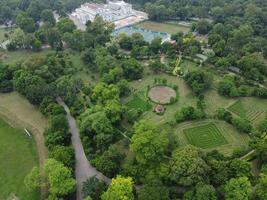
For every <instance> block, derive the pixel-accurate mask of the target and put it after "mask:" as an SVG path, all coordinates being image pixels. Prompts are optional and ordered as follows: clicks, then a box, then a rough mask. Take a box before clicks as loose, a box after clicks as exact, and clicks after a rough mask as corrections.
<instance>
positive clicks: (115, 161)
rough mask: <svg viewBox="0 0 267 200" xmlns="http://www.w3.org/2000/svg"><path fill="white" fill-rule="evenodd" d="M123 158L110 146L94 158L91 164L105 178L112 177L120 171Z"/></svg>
mask: <svg viewBox="0 0 267 200" xmlns="http://www.w3.org/2000/svg"><path fill="white" fill-rule="evenodd" d="M123 158H124V155H123V154H122V153H121V152H120V151H119V150H118V148H117V147H116V146H114V145H112V146H110V147H109V148H108V150H107V151H105V152H104V153H103V154H102V155H101V156H96V158H94V159H93V160H92V161H91V163H92V165H93V166H95V167H96V169H97V170H99V171H101V172H102V173H103V174H105V175H106V176H108V177H114V176H115V175H116V174H118V173H119V171H120V166H121V163H122V160H123Z"/></svg>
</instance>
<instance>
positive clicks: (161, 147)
mask: <svg viewBox="0 0 267 200" xmlns="http://www.w3.org/2000/svg"><path fill="white" fill-rule="evenodd" d="M167 145H168V138H167V135H166V133H164V132H160V131H159V130H157V128H156V127H155V126H154V125H152V124H149V123H146V122H145V121H141V122H139V123H137V124H136V125H135V126H134V135H133V137H132V139H131V144H130V149H131V151H133V152H134V154H135V156H136V159H137V161H138V162H139V163H140V164H143V165H147V166H152V165H157V164H158V163H159V162H160V161H161V159H162V157H163V155H164V152H165V150H166V147H167Z"/></svg>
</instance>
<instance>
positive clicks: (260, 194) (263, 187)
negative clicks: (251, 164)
mask: <svg viewBox="0 0 267 200" xmlns="http://www.w3.org/2000/svg"><path fill="white" fill-rule="evenodd" d="M256 196H257V198H258V199H259V200H264V199H266V198H267V175H266V174H260V178H259V182H258V184H257V185H256Z"/></svg>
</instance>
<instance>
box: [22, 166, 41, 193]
mask: <svg viewBox="0 0 267 200" xmlns="http://www.w3.org/2000/svg"><path fill="white" fill-rule="evenodd" d="M24 184H25V185H26V187H27V188H28V189H29V190H36V189H39V188H40V187H41V175H40V171H39V169H38V168H37V167H33V168H32V170H31V172H30V173H29V174H28V175H27V176H26V177H25V179H24Z"/></svg>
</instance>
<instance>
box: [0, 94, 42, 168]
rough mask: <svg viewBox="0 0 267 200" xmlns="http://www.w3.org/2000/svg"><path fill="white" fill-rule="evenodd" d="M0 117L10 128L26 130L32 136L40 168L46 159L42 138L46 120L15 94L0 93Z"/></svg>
mask: <svg viewBox="0 0 267 200" xmlns="http://www.w3.org/2000/svg"><path fill="white" fill-rule="evenodd" d="M0 116H1V117H2V118H4V119H5V120H6V121H7V122H8V123H9V124H11V125H12V126H14V127H18V128H20V129H23V128H27V129H28V130H29V131H30V132H31V133H32V134H33V136H34V139H35V142H36V146H37V150H38V155H39V163H40V165H41V166H42V165H43V163H44V160H45V159H46V157H47V150H46V148H45V145H44V137H43V132H44V129H45V127H46V124H47V119H46V118H45V117H44V116H43V115H42V114H41V113H40V112H39V111H38V109H37V108H35V107H34V106H33V105H31V104H30V103H29V102H28V101H27V100H26V99H25V98H24V97H22V96H20V95H19V94H18V93H17V92H12V93H8V94H1V93H0Z"/></svg>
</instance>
